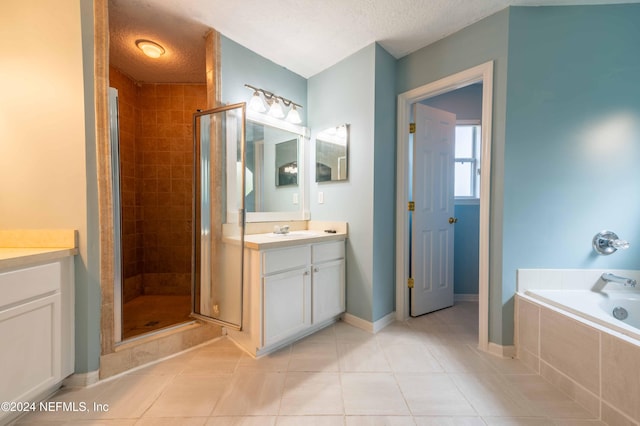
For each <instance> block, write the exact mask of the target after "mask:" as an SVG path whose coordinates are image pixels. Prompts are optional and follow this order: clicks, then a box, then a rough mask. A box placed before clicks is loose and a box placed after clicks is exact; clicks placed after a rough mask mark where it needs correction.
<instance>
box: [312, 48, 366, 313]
mask: <svg viewBox="0 0 640 426" xmlns="http://www.w3.org/2000/svg"><path fill="white" fill-rule="evenodd" d="M375 58H376V47H375V45H374V44H371V45H369V46H367V47H365V48H364V49H362V50H360V51H358V52H356V53H354V54H353V55H351V56H349V57H347V58H346V59H344V60H342V61H340V62H339V63H337V64H336V65H334V66H332V67H330V68H328V69H326V70H324V71H322V72H320V73H318V74H316V75H314V76H312V77H311V78H309V81H308V88H309V92H308V97H309V112H308V116H309V126H310V127H311V136H312V139H313V140H315V134H317V133H318V132H319V131H322V130H323V129H326V128H328V127H333V126H337V125H339V124H341V123H348V124H349V125H350V130H349V132H350V140H349V160H348V161H349V166H348V167H349V171H348V173H349V176H348V180H347V181H345V182H322V183H316V182H315V179H313V180H312V181H311V185H310V186H311V194H310V200H311V218H312V219H313V220H328V221H346V222H348V223H349V239H348V240H347V283H348V284H347V312H348V313H350V314H352V315H355V316H357V317H359V318H362V319H364V320H367V321H372V318H373V303H374V302H373V280H374V278H373V241H374V237H373V189H374V178H373V167H372V164H373V162H374V150H373V149H372V147H373V145H374V121H375V116H374V114H375V108H374V105H375V92H374V88H375V71H374V70H375V61H376V59H375ZM311 164H315V147H313V148H312V149H311ZM320 191H322V192H323V193H324V204H319V203H318V192H320Z"/></svg>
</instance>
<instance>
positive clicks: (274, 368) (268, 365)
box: [236, 346, 291, 372]
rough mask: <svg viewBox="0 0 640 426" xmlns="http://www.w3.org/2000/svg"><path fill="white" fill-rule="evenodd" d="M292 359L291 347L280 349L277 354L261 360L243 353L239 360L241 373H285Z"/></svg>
mask: <svg viewBox="0 0 640 426" xmlns="http://www.w3.org/2000/svg"><path fill="white" fill-rule="evenodd" d="M290 359H291V346H287V347H286V348H283V349H280V350H278V351H276V352H273V353H270V354H267V355H264V356H262V357H260V358H253V357H252V356H251V355H248V354H246V353H243V354H242V356H241V357H240V359H239V360H238V365H237V367H236V368H238V370H239V371H245V372H246V371H271V372H285V371H287V369H288V368H289V360H290Z"/></svg>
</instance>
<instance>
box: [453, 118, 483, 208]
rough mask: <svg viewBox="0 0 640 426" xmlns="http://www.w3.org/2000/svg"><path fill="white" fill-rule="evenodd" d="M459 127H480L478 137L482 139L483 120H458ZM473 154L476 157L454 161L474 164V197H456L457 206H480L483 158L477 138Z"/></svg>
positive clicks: (474, 141)
mask: <svg viewBox="0 0 640 426" xmlns="http://www.w3.org/2000/svg"><path fill="white" fill-rule="evenodd" d="M457 126H478V127H480V129H479V131H478V135H479V136H480V137H482V122H481V120H456V127H457ZM471 149H472V152H473V154H474V156H473V157H472V158H462V157H456V158H455V159H454V162H455V163H466V162H471V163H473V171H472V173H471V180H472V183H471V185H472V188H473V195H470V196H458V195H456V196H455V203H456V204H480V168H481V158H480V143H479V141H478V139H477V138H474V140H473V146H472V148H471Z"/></svg>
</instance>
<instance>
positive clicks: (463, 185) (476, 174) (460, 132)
mask: <svg viewBox="0 0 640 426" xmlns="http://www.w3.org/2000/svg"><path fill="white" fill-rule="evenodd" d="M480 129H481V127H480V125H479V124H477V122H475V123H464V122H458V124H457V125H456V147H455V157H456V158H455V189H454V194H455V197H456V199H479V198H480V145H481V143H480V142H481V139H480V138H481V132H480Z"/></svg>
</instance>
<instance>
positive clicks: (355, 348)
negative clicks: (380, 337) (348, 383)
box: [338, 340, 391, 372]
mask: <svg viewBox="0 0 640 426" xmlns="http://www.w3.org/2000/svg"><path fill="white" fill-rule="evenodd" d="M338 358H339V362H340V371H343V372H364V371H371V372H376V371H377V372H382V371H391V367H390V366H389V363H388V362H387V359H386V357H385V356H384V353H383V352H382V350H381V349H380V346H379V345H378V342H377V341H375V340H371V341H367V342H357V343H347V342H338Z"/></svg>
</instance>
